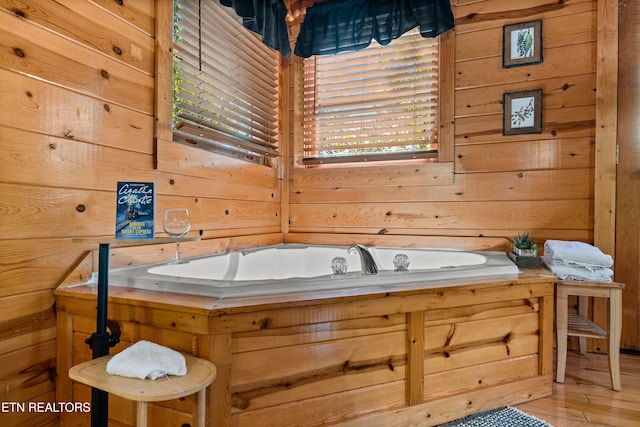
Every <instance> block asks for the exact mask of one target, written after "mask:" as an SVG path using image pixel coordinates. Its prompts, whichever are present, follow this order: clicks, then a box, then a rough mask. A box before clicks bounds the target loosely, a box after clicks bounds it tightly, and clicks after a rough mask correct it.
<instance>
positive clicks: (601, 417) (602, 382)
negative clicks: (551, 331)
mask: <svg viewBox="0 0 640 427" xmlns="http://www.w3.org/2000/svg"><path fill="white" fill-rule="evenodd" d="M620 371H621V382H622V391H613V390H612V389H611V388H610V387H611V382H610V379H609V367H608V362H607V356H606V355H604V354H595V353H588V354H586V355H584V356H582V355H580V354H579V353H578V352H574V351H569V353H568V354H567V368H566V375H565V382H564V384H558V383H554V387H553V388H554V393H553V395H552V396H550V397H547V398H544V399H538V400H534V401H532V402H528V403H524V404H522V405H518V406H517V408H519V409H521V410H522V411H524V412H526V413H528V414H530V415H535V416H536V417H538V418H541V419H543V420H545V421H547V422H548V423H550V424H553V425H554V427H583V426H584V427H587V426H612V427H632V426H634V427H639V426H640V356H635V355H621V356H620Z"/></svg>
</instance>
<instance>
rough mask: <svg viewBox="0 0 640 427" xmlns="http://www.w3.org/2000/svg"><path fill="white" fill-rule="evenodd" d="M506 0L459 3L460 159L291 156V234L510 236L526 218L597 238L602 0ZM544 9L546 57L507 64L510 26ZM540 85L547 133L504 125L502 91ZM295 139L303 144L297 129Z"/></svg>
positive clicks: (544, 228)
mask: <svg viewBox="0 0 640 427" xmlns="http://www.w3.org/2000/svg"><path fill="white" fill-rule="evenodd" d="M507 3H508V2H505V1H500V0H486V1H474V2H466V1H458V2H454V5H453V9H454V14H455V17H456V29H455V55H454V56H455V58H454V63H455V65H454V66H455V73H454V75H455V88H454V107H453V108H454V112H455V113H454V114H455V122H454V130H453V140H454V144H455V146H454V151H453V163H452V164H447V163H440V164H422V165H418V166H415V167H406V168H404V169H403V170H402V171H401V172H399V173H398V171H397V170H396V169H397V167H396V166H380V167H373V168H372V167H369V168H339V169H303V168H301V167H300V166H299V165H297V164H295V163H294V165H293V167H292V171H291V176H292V182H291V186H290V205H289V215H290V218H289V231H290V233H289V235H288V236H287V239H288V240H290V241H295V240H296V237H295V236H296V235H297V233H325V234H326V233H334V234H338V235H340V234H345V235H346V234H356V235H357V234H361V235H362V236H363V237H362V238H363V240H364V239H369V240H375V237H374V236H372V234H373V235H377V234H378V233H385V234H400V235H402V234H415V235H434V234H435V235H456V236H462V235H464V233H465V232H466V233H468V234H467V235H468V236H469V237H471V236H484V237H510V236H511V235H513V234H514V231H515V232H516V233H517V232H518V231H517V230H519V229H521V230H522V231H529V232H530V233H531V234H532V235H533V236H534V237H536V238H537V239H538V240H539V241H540V242H542V241H544V240H546V239H549V238H557V239H567V238H568V239H575V240H586V241H593V239H594V231H593V224H594V216H593V210H594V205H593V199H594V179H595V178H594V166H595V152H596V148H595V134H596V129H595V127H596V93H595V90H596V68H597V67H596V55H597V28H596V21H597V11H598V2H597V1H579V0H576V1H567V2H563V3H554V4H551V3H549V2H545V1H542V0H541V1H538V2H526V3H522V4H520V3H518V4H512V3H510V4H507ZM536 19H542V20H543V26H542V28H543V47H544V49H543V59H544V60H543V62H542V63H541V64H537V65H528V66H521V67H514V68H503V67H502V27H503V25H505V24H510V23H517V22H526V21H530V20H536ZM538 88H541V89H542V90H543V94H544V99H543V107H544V108H543V126H542V127H543V129H542V132H541V133H540V134H530V135H517V136H503V134H502V121H503V113H502V96H503V94H504V93H506V92H517V91H522V90H528V89H538ZM291 89H292V90H293V89H294V88H291ZM289 117H290V118H291V117H298V114H297V112H296V111H295V110H293V111H290V113H289ZM292 139H293V141H292V144H293V145H294V147H298V148H297V149H298V150H299V145H300V140H299V139H300V137H299V135H292ZM446 165H452V166H453V169H452V170H450V171H451V172H453V174H452V175H449V174H448V173H447V172H445V171H446V169H445V170H442V168H443V167H446ZM443 172H444V173H443ZM561 183H564V184H561ZM569 236H571V237H569Z"/></svg>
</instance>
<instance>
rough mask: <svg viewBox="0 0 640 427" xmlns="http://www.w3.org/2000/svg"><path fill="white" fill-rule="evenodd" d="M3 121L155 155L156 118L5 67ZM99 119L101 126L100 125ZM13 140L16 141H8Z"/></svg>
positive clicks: (0, 78) (0, 87) (0, 86)
mask: <svg viewBox="0 0 640 427" xmlns="http://www.w3.org/2000/svg"><path fill="white" fill-rule="evenodd" d="M0 91H1V92H2V93H4V94H5V96H3V97H2V99H0V124H1V125H4V126H6V127H12V128H18V129H24V130H27V131H30V132H34V133H41V134H45V135H52V136H56V137H60V138H65V139H70V140H79V141H86V142H91V143H94V144H100V145H106V146H112V147H117V148H120V149H122V151H123V155H124V154H126V153H127V151H137V152H141V153H147V154H152V153H153V150H154V148H153V139H152V138H153V117H151V116H149V115H146V114H143V113H139V112H136V111H132V110H130V109H127V108H124V107H121V106H118V105H116V104H108V103H105V102H103V101H100V100H97V99H93V98H90V97H87V96H85V95H82V94H79V93H76V92H72V91H69V90H66V89H63V88H61V87H58V86H53V85H50V84H47V83H45V82H41V81H39V80H37V79H32V78H29V77H27V76H22V75H20V74H16V73H12V72H10V71H7V70H5V69H3V68H0ZM95 123H100V126H95V125H94V124H95ZM9 142H11V139H9Z"/></svg>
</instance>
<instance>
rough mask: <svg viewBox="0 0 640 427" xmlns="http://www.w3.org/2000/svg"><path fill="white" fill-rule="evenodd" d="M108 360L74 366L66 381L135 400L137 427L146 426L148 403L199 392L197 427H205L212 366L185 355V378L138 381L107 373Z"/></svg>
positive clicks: (213, 371)
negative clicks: (207, 389) (72, 381)
mask: <svg viewBox="0 0 640 427" xmlns="http://www.w3.org/2000/svg"><path fill="white" fill-rule="evenodd" d="M111 357H113V356H103V357H99V358H97V359H93V360H89V361H88V362H84V363H80V364H79V365H76V366H74V367H72V368H71V369H69V378H71V379H72V380H75V381H78V382H81V383H83V384H87V385H89V386H91V387H93V388H97V389H100V390H103V391H105V392H107V393H111V394H115V395H118V396H121V397H124V398H125V399H129V400H133V401H136V402H137V412H136V426H138V427H145V426H146V425H147V402H160V401H164V400H171V399H177V398H180V397H185V396H189V395H192V394H194V393H198V396H197V407H198V420H197V426H199V427H204V425H205V413H206V412H205V408H206V388H207V387H208V386H209V385H210V384H211V383H212V382H213V380H214V379H215V378H216V366H215V365H214V364H213V363H211V362H210V361H208V360H204V359H199V358H197V357H193V356H190V355H186V354H185V355H184V357H185V359H186V363H187V373H186V374H185V375H183V376H174V375H171V376H169V377H164V378H158V379H156V380H151V379H144V380H141V379H138V378H127V377H122V376H119V375H112V374H109V373H107V363H108V362H109V360H110V359H111ZM92 410H93V408H92Z"/></svg>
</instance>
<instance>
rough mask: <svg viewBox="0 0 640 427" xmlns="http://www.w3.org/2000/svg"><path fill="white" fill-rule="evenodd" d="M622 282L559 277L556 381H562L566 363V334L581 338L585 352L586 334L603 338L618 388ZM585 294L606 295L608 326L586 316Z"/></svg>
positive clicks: (581, 348) (590, 295)
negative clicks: (573, 305) (573, 306)
mask: <svg viewBox="0 0 640 427" xmlns="http://www.w3.org/2000/svg"><path fill="white" fill-rule="evenodd" d="M624 286H625V285H624V283H618V282H586V281H585V282H583V281H573V280H559V281H558V284H557V286H556V334H557V340H558V342H557V346H558V347H557V358H558V359H557V367H556V381H557V382H559V383H562V382H564V374H565V367H566V364H567V336H576V337H579V339H580V354H585V353H586V351H587V350H586V349H587V345H586V339H587V338H599V339H606V340H607V342H608V345H607V352H608V356H609V374H610V375H611V387H612V388H613V389H614V390H617V391H620V390H621V389H622V386H621V385H620V335H621V330H622V290H623V289H624ZM569 295H576V296H577V297H578V313H577V314H574V313H569ZM588 297H602V298H608V300H609V305H608V310H607V311H608V315H607V319H608V321H607V330H604V329H602V328H601V327H600V326H598V325H596V324H595V323H594V322H592V321H591V320H589V319H588V318H587V308H588Z"/></svg>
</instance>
